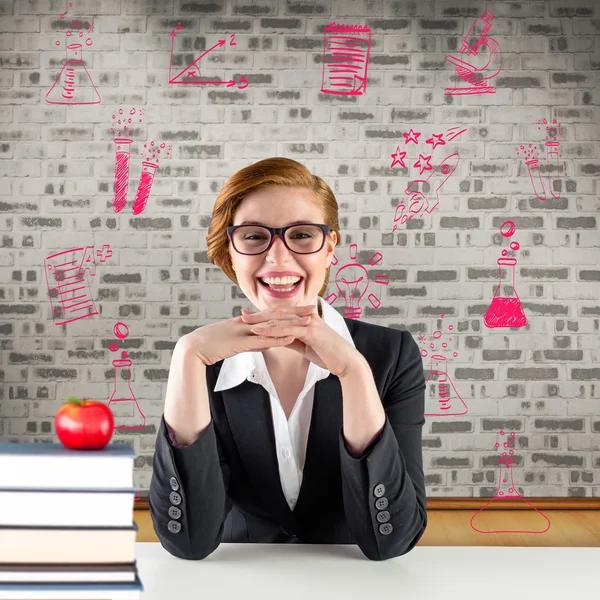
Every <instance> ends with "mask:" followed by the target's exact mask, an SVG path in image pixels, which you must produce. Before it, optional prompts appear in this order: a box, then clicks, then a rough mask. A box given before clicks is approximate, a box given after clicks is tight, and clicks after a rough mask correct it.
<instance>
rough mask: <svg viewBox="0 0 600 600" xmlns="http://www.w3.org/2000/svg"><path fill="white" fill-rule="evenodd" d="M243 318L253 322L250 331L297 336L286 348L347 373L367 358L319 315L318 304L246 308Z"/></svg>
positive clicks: (325, 367)
mask: <svg viewBox="0 0 600 600" xmlns="http://www.w3.org/2000/svg"><path fill="white" fill-rule="evenodd" d="M242 320H243V322H244V323H247V324H250V325H252V327H251V329H250V331H252V333H254V334H255V335H258V336H261V337H262V336H264V338H265V339H266V338H269V337H285V336H293V337H294V340H293V341H292V342H291V343H289V344H286V345H285V346H284V348H290V349H292V350H295V351H296V352H298V353H300V354H301V355H302V356H304V357H305V358H306V359H308V360H309V361H310V362H313V363H315V364H316V365H318V366H319V367H321V368H323V369H327V370H328V371H329V372H330V373H333V375H336V376H337V377H343V376H345V375H346V374H348V372H350V371H351V370H352V368H353V367H354V366H355V365H356V364H358V363H360V362H362V361H364V357H363V356H362V354H360V352H358V350H356V348H355V347H354V346H352V344H349V343H348V342H347V341H346V340H345V339H344V338H343V337H342V336H340V335H339V334H338V333H337V332H336V331H334V330H333V329H332V328H331V327H329V325H327V323H325V321H323V319H322V318H321V317H320V316H319V313H318V311H317V307H316V306H311V305H309V306H293V307H290V308H280V309H267V310H263V311H260V312H254V311H249V310H245V309H242Z"/></svg>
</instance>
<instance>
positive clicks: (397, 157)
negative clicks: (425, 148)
mask: <svg viewBox="0 0 600 600" xmlns="http://www.w3.org/2000/svg"><path fill="white" fill-rule="evenodd" d="M391 157H392V158H393V159H394V160H393V161H392V164H391V165H390V169H393V168H394V167H395V166H396V165H400V166H401V167H406V165H405V164H404V159H405V158H406V152H400V146H396V152H394V154H392V155H391Z"/></svg>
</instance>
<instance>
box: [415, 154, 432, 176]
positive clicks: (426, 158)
mask: <svg viewBox="0 0 600 600" xmlns="http://www.w3.org/2000/svg"><path fill="white" fill-rule="evenodd" d="M422 160H423V161H425V163H424V164H421V161H422ZM413 167H418V168H419V169H420V173H419V175H423V171H431V169H432V167H431V156H423V155H422V154H419V160H418V161H417V162H416V163H415V164H414V165H413Z"/></svg>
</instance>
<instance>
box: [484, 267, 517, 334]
mask: <svg viewBox="0 0 600 600" xmlns="http://www.w3.org/2000/svg"><path fill="white" fill-rule="evenodd" d="M496 262H497V263H498V286H497V287H496V291H495V292H494V297H493V298H492V303H491V304H490V307H489V308H488V310H487V312H486V313H485V316H484V317H483V322H484V323H485V326H486V327H490V328H493V327H525V325H527V317H526V316H525V313H524V312H523V307H522V306H521V300H520V299H519V296H518V294H517V290H516V289H515V265H516V264H517V259H516V258H506V257H502V258H499V259H498V260H497V261H496ZM502 265H506V266H508V267H510V271H511V278H510V280H511V284H510V285H504V286H503V285H502V269H501V267H502Z"/></svg>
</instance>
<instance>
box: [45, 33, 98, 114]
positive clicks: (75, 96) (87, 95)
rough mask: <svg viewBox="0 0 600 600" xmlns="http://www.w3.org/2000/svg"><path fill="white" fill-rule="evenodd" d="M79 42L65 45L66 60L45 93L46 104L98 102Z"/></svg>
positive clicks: (96, 91) (96, 92)
mask: <svg viewBox="0 0 600 600" xmlns="http://www.w3.org/2000/svg"><path fill="white" fill-rule="evenodd" d="M81 49H82V46H81V44H69V45H68V46H67V62H65V64H64V66H63V68H62V69H61V72H60V73H59V74H58V77H57V78H56V81H55V82H54V85H53V86H52V87H51V88H50V89H49V90H48V93H47V94H46V102H48V104H98V103H99V102H100V94H98V90H97V89H96V86H95V85H94V82H93V81H92V78H91V77H90V74H89V73H88V70H87V69H86V68H85V65H84V64H83V59H82V55H81Z"/></svg>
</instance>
